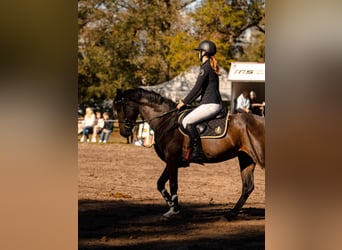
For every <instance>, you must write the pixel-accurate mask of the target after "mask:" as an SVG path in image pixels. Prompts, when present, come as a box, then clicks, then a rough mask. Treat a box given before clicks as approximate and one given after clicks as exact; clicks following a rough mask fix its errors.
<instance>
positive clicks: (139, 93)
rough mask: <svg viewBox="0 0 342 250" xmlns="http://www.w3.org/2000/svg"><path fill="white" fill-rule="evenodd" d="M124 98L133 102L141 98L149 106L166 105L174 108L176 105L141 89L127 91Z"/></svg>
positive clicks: (158, 95)
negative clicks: (127, 97) (126, 97)
mask: <svg viewBox="0 0 342 250" xmlns="http://www.w3.org/2000/svg"><path fill="white" fill-rule="evenodd" d="M124 96H129V97H130V98H132V99H133V100H136V101H139V100H140V99H141V98H145V99H147V101H148V102H149V103H150V104H158V105H161V104H167V105H168V106H169V107H170V108H175V107H176V103H175V102H173V101H172V100H170V99H168V98H166V97H163V96H161V95H160V94H158V93H156V92H154V91H151V90H146V89H143V88H135V89H129V90H126V91H125V92H124Z"/></svg>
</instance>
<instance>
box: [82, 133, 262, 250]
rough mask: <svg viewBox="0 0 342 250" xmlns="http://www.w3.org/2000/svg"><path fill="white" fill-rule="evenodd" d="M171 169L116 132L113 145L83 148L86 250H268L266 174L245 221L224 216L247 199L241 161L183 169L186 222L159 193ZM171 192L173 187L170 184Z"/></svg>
mask: <svg viewBox="0 0 342 250" xmlns="http://www.w3.org/2000/svg"><path fill="white" fill-rule="evenodd" d="M164 166H165V165H164V163H163V162H162V161H161V160H160V159H159V158H158V156H157V155H156V153H155V152H154V149H153V148H145V147H139V146H134V145H132V144H126V140H125V139H124V138H121V139H120V137H119V136H118V135H116V132H114V133H113V136H112V137H111V141H110V143H108V144H98V143H79V144H78V167H79V191H78V198H79V249H143V250H145V249H175V250H176V249H177V250H186V249H199V250H201V249H241V250H242V249H251V250H252V249H253V250H257V249H265V171H264V170H262V169H261V168H260V166H257V167H256V169H255V172H254V179H255V189H254V191H253V193H252V194H251V196H250V197H249V199H248V200H247V202H246V204H245V205H244V207H243V209H242V211H241V212H240V214H239V216H238V218H237V219H236V220H234V221H232V222H228V221H227V220H226V219H225V218H224V216H223V215H224V213H225V212H226V211H227V210H228V209H230V208H232V207H233V206H234V204H235V202H236V201H237V200H238V198H239V196H240V193H241V177H240V171H239V166H238V161H237V159H233V160H229V161H226V162H222V163H218V164H207V165H205V166H201V165H198V164H191V165H190V167H188V168H181V169H179V189H178V197H179V203H180V205H181V206H182V213H181V215H179V216H177V218H175V219H173V220H170V221H163V220H160V216H161V215H162V214H163V213H164V212H166V211H167V210H168V207H167V205H166V203H165V201H164V200H163V199H162V197H161V195H160V194H159V192H158V191H157V184H156V183H157V180H158V178H159V176H160V174H161V173H162V171H163V169H164ZM167 188H168V183H167Z"/></svg>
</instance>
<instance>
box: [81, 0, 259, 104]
mask: <svg viewBox="0 0 342 250" xmlns="http://www.w3.org/2000/svg"><path fill="white" fill-rule="evenodd" d="M194 2H196V3H197V5H196V6H197V7H196V8H189V7H188V6H189V5H190V4H191V3H194ZM264 16H265V13H264V2H263V1H260V0H259V1H247V0H240V1H238V0H230V1H227V0H215V1H213V0H203V1H195V0H79V1H78V25H79V38H78V39H79V53H78V86H79V103H96V102H101V101H103V100H105V99H107V100H108V99H113V97H114V95H115V93H116V89H118V88H120V89H127V88H132V87H137V86H141V85H155V84H160V83H162V82H165V81H167V80H169V79H171V78H173V77H175V76H176V75H178V74H180V73H181V72H184V71H185V70H187V69H188V68H189V67H191V66H193V65H194V64H195V63H196V62H197V61H198V57H197V53H195V52H194V50H193V49H194V48H196V47H197V46H198V44H199V42H200V41H201V40H204V39H211V40H213V41H214V42H215V43H216V44H217V48H218V53H217V55H216V57H217V59H218V61H219V63H220V65H221V66H222V67H224V68H225V69H227V70H228V69H229V66H230V62H231V61H233V60H234V61H236V60H246V61H248V60H253V61H262V60H264V30H263V27H264ZM252 27H253V28H254V29H255V31H254V32H253V33H252V34H253V35H252V36H253V38H254V39H252V40H250V41H247V42H246V41H244V40H243V39H242V37H243V35H244V34H245V32H246V31H247V30H250V29H251V28H252Z"/></svg>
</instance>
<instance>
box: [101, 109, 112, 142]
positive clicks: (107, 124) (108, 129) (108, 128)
mask: <svg viewBox="0 0 342 250" xmlns="http://www.w3.org/2000/svg"><path fill="white" fill-rule="evenodd" d="M103 121H104V126H103V129H102V131H101V135H100V140H99V142H100V143H101V142H103V143H107V142H108V139H109V136H110V134H111V133H112V132H113V129H114V121H111V120H109V114H108V112H104V113H103Z"/></svg>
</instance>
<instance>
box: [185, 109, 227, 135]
mask: <svg viewBox="0 0 342 250" xmlns="http://www.w3.org/2000/svg"><path fill="white" fill-rule="evenodd" d="M191 111H192V109H187V110H184V111H183V112H181V113H180V115H179V117H178V123H179V124H181V123H182V120H183V118H184V117H185V116H186V115H187V114H189V113H190V112H191ZM228 121H229V114H227V113H226V112H225V111H222V112H220V113H219V114H218V115H217V116H216V117H214V118H212V119H211V120H207V121H203V122H201V123H199V124H197V125H196V128H197V130H198V132H199V134H200V136H201V138H221V137H223V136H224V135H225V134H226V133H227V128H228ZM179 130H180V131H181V133H182V134H184V135H187V134H186V130H185V129H184V128H183V126H182V125H180V126H179Z"/></svg>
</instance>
